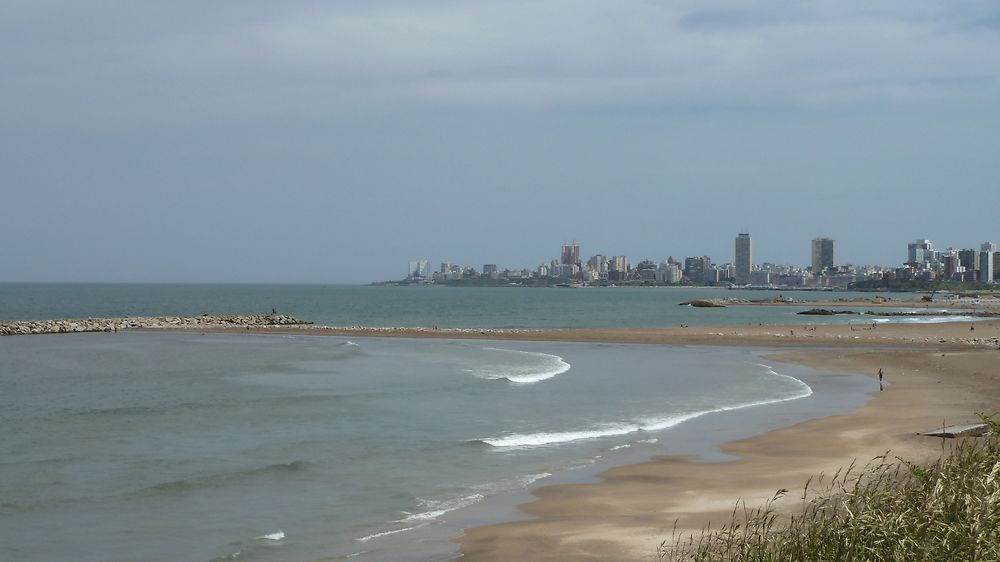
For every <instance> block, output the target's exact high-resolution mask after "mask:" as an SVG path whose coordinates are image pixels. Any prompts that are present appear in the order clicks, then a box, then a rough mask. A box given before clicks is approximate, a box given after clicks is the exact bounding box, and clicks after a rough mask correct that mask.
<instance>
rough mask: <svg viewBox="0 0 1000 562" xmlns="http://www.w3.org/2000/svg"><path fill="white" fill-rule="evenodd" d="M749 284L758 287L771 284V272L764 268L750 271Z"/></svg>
mask: <svg viewBox="0 0 1000 562" xmlns="http://www.w3.org/2000/svg"><path fill="white" fill-rule="evenodd" d="M750 284H751V285H756V286H758V287H767V286H768V285H770V284H771V272H770V271H767V270H766V269H757V270H754V271H751V272H750Z"/></svg>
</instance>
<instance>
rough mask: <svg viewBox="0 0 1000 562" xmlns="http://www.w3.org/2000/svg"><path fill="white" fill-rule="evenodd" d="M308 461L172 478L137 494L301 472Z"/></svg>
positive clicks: (195, 487) (182, 490)
mask: <svg viewBox="0 0 1000 562" xmlns="http://www.w3.org/2000/svg"><path fill="white" fill-rule="evenodd" d="M308 464H309V463H307V462H306V461H292V462H287V463H277V464H271V465H267V466H262V467H259V468H250V469H246V470H238V471H235V472H226V473H221V474H212V475H209V476H203V477H200V478H181V479H178V480H171V481H169V482H161V483H159V484H156V485H154V486H149V487H147V488H142V489H141V490H138V491H137V492H134V493H136V494H149V493H156V494H164V493H174V492H186V491H189V490H195V489H200V488H205V487H215V486H218V485H220V484H225V483H229V482H234V481H240V480H245V479H250V478H257V477H260V476H269V475H281V474H286V473H289V472H300V471H303V470H306V469H307V468H308Z"/></svg>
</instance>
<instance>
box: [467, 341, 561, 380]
mask: <svg viewBox="0 0 1000 562" xmlns="http://www.w3.org/2000/svg"><path fill="white" fill-rule="evenodd" d="M483 349H485V350H489V351H499V352H503V353H517V354H522V355H531V356H534V357H537V358H539V359H541V360H542V364H541V365H532V366H530V367H513V366H510V365H505V366H501V367H483V368H480V369H477V370H469V371H468V372H472V373H475V374H476V376H478V377H480V378H484V379H491V380H497V379H503V380H507V381H510V382H512V383H516V384H531V383H536V382H541V381H544V380H548V379H551V378H552V377H555V376H556V375H561V374H562V373H565V372H566V371H568V370H570V367H572V365H570V364H569V363H567V362H566V361H564V360H563V358H562V357H559V356H558V355H551V354H549V353H540V352H535V351H520V350H517V349H499V348H495V347H484V348H483Z"/></svg>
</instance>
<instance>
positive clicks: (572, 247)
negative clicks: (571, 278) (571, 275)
mask: <svg viewBox="0 0 1000 562" xmlns="http://www.w3.org/2000/svg"><path fill="white" fill-rule="evenodd" d="M560 263H561V264H562V265H576V266H579V265H580V246H579V245H577V243H576V241H574V242H573V243H572V244H563V246H562V259H561V260H560Z"/></svg>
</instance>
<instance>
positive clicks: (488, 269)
mask: <svg viewBox="0 0 1000 562" xmlns="http://www.w3.org/2000/svg"><path fill="white" fill-rule="evenodd" d="M483 277H489V278H490V279H498V278H499V277H500V272H499V270H498V269H497V264H495V263H487V264H483Z"/></svg>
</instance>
